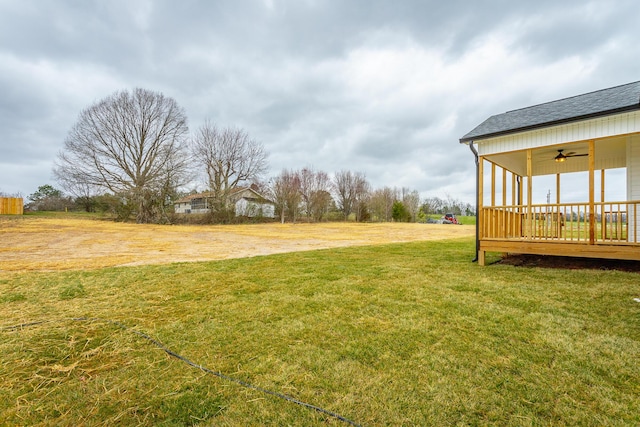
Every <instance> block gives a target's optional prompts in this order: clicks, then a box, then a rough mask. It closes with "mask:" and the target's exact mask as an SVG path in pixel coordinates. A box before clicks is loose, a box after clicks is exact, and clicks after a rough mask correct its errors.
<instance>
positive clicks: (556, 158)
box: [555, 150, 588, 163]
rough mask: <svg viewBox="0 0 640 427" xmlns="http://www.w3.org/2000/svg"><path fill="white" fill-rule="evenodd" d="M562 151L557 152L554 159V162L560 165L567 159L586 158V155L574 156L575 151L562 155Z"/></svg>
mask: <svg viewBox="0 0 640 427" xmlns="http://www.w3.org/2000/svg"><path fill="white" fill-rule="evenodd" d="M563 151H564V150H558V155H557V156H556V157H555V161H556V162H558V163H560V162H564V161H565V160H567V159H568V158H569V157H584V156H588V154H576V153H575V151H571V152H570V153H567V154H564V153H563Z"/></svg>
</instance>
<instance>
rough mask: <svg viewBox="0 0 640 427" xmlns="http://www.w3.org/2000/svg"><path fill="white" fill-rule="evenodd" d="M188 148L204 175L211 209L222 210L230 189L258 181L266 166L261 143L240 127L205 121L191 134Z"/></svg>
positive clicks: (224, 209)
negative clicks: (222, 125)
mask: <svg viewBox="0 0 640 427" xmlns="http://www.w3.org/2000/svg"><path fill="white" fill-rule="evenodd" d="M191 147H192V151H193V155H194V161H195V163H196V164H197V165H199V167H200V168H201V169H203V171H204V173H205V175H206V178H207V185H208V187H209V190H210V191H211V202H212V203H211V208H212V210H213V211H214V212H219V213H222V212H225V211H226V210H227V206H228V198H229V195H230V194H231V191H232V190H233V189H235V188H236V187H238V186H239V185H242V184H247V183H249V182H252V181H257V180H258V179H259V178H260V176H261V175H262V173H264V172H265V170H266V168H267V153H266V151H265V149H264V146H263V145H262V144H261V143H259V142H258V141H256V140H254V139H252V138H250V137H249V134H248V133H247V132H246V131H244V130H242V129H237V128H231V127H228V128H224V129H218V127H217V126H216V125H214V124H213V123H211V122H210V121H206V122H205V123H204V124H203V125H202V126H201V127H200V128H199V129H198V131H197V133H196V135H195V136H194V137H193V139H192V142H191Z"/></svg>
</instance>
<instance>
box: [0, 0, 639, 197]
mask: <svg viewBox="0 0 640 427" xmlns="http://www.w3.org/2000/svg"><path fill="white" fill-rule="evenodd" d="M638 18H640V13H639V11H638V8H637V6H636V4H635V2H634V1H633V0H617V1H598V0H596V1H590V2H589V1H587V2H585V1H583V0H580V1H578V0H575V1H568V2H556V1H551V0H542V1H538V2H512V1H502V0H494V1H489V2H467V1H461V0H452V1H448V2H436V1H417V0H416V1H403V2H390V1H364V0H354V1H349V2H344V1H339V0H325V1H314V0H301V1H297V0H296V1H293V0H246V1H231V0H226V1H216V2H206V1H198V0H186V1H182V2H172V1H151V0H147V1H143V0H140V1H136V2H130V1H126V0H119V1H110V2H100V1H75V0H67V1H56V2H54V1H46V0H45V1H34V0H32V1H28V0H26V1H21V2H3V3H0V93H1V94H2V95H1V96H0V113H1V117H0V150H1V153H2V154H1V156H0V191H5V192H21V193H22V194H24V195H27V194H29V193H32V192H33V191H35V189H36V188H37V186H38V185H42V184H45V183H52V184H55V183H54V182H52V181H51V166H52V163H53V160H54V159H55V156H56V153H57V152H58V151H59V150H60V149H61V148H62V144H63V141H64V138H65V136H66V133H67V132H68V130H69V129H70V128H71V126H72V125H73V123H74V122H75V120H76V118H77V116H78V114H79V113H80V111H81V110H82V109H83V108H86V107H88V106H89V105H91V104H92V103H94V102H95V101H97V100H99V99H101V98H104V97H106V96H108V95H110V94H112V93H113V92H115V91H117V90H122V89H130V88H133V87H144V88H147V89H151V90H155V91H161V92H163V93H164V94H165V95H167V96H171V97H173V98H175V99H176V101H178V103H179V104H180V105H181V106H183V107H184V108H185V110H186V111H187V114H188V116H189V121H190V127H191V129H192V130H195V128H197V127H198V126H200V125H201V124H202V123H203V122H204V120H205V119H210V120H213V121H214V122H216V123H218V124H219V125H221V126H227V125H231V126H240V127H244V128H245V129H246V130H248V131H249V133H250V134H251V135H252V137H254V138H255V139H257V140H260V141H261V142H263V143H264V144H265V146H266V148H267V150H268V151H269V153H270V156H269V160H270V164H271V173H272V174H276V173H278V172H279V170H281V169H283V168H289V169H291V168H301V167H305V166H313V167H315V168H316V169H320V170H325V171H327V172H329V173H331V172H334V171H337V170H341V169H351V170H354V171H361V172H363V173H365V174H366V175H367V177H368V178H369V180H370V181H371V182H372V184H373V185H374V186H375V187H381V186H391V187H393V186H398V187H401V186H405V187H410V188H412V189H417V190H418V191H420V192H421V193H422V194H423V195H424V196H433V195H445V194H449V195H451V196H452V197H456V198H461V199H464V200H468V201H472V200H473V191H474V188H475V187H474V186H475V183H474V163H473V157H472V155H471V153H470V152H469V150H468V148H467V147H465V146H461V145H460V144H458V138H460V137H461V136H462V135H464V134H465V133H466V132H468V131H469V130H471V129H472V128H473V127H475V126H476V125H477V124H479V123H480V122H481V121H483V120H484V119H486V118H487V117H488V116H490V115H492V114H496V113H500V112H503V111H506V110H509V109H514V108H520V107H524V106H527V105H532V104H535V103H539V102H546V101H550V100H553V99H557V98H560V97H564V96H571V95H575V94H578V93H583V92H586V91H590V90H596V89H600V88H604V87H608V86H613V85H617V84H622V83H627V82H630V81H636V80H638V79H639V77H638V76H639V75H640V62H638V61H635V60H634V59H633V58H637V57H639V54H640V45H638V43H637V36H636V35H635V26H636V23H637V22H638V20H639V19H638Z"/></svg>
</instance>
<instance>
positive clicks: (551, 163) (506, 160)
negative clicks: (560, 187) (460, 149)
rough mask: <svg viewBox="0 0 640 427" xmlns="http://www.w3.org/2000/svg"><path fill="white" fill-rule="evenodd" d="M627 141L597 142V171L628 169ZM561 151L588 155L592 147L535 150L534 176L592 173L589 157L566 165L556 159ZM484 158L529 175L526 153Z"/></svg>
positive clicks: (571, 145)
mask: <svg viewBox="0 0 640 427" xmlns="http://www.w3.org/2000/svg"><path fill="white" fill-rule="evenodd" d="M628 138H629V137H628V136H616V137H612V138H607V139H602V140H598V141H596V144H595V169H596V170H600V169H613V168H623V167H626V155H627V140H628ZM558 150H564V151H563V153H564V154H565V155H566V154H568V153H575V154H588V152H589V144H588V142H586V141H580V142H571V143H568V144H563V145H554V146H546V147H541V148H534V149H532V153H531V154H532V159H531V166H532V175H533V176H540V175H552V174H558V173H560V174H562V173H570V172H583V171H588V170H589V158H588V157H587V156H580V157H569V158H567V159H566V161H564V162H556V161H555V157H556V156H557V155H558ZM485 158H486V159H487V160H489V161H491V162H493V163H495V164H497V165H498V166H500V167H502V168H504V169H507V170H509V171H511V172H513V173H515V174H517V175H520V176H526V175H527V151H526V150H520V151H512V152H507V153H499V154H492V155H488V156H486V157H485Z"/></svg>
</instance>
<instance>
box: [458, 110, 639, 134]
mask: <svg viewBox="0 0 640 427" xmlns="http://www.w3.org/2000/svg"><path fill="white" fill-rule="evenodd" d="M634 110H640V103H639V104H635V105H629V106H626V107H622V108H616V109H614V110H608V111H601V112H598V113H593V114H585V115H583V116H577V117H569V118H566V119H562V120H555V121H552V122H545V123H540V124H536V125H531V126H524V127H520V128H515V129H508V130H504V131H500V132H493V133H487V134H480V135H474V136H470V137H462V138H460V140H459V141H460V143H461V144H468V143H469V142H471V141H477V140H479V139H489V138H495V137H497V136H503V135H509V134H512V133H519V132H526V131H529V130H534V129H542V128H546V127H551V126H557V125H561V124H566V123H571V122H578V121H581V120H588V119H593V118H596V117H603V116H611V115H613V114H620V113H625V112H628V111H634Z"/></svg>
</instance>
